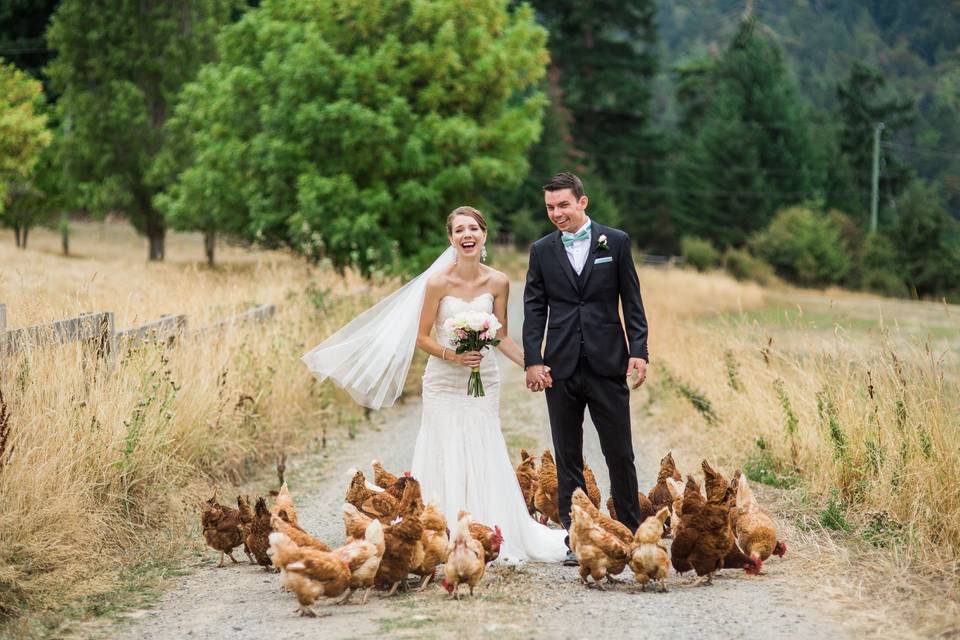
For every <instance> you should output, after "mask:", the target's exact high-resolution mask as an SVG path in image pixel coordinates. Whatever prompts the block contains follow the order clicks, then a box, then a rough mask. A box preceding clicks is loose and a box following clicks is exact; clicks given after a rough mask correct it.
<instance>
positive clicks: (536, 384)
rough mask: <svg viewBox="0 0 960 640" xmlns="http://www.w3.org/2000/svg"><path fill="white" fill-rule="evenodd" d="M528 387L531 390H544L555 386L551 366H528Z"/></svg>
mask: <svg viewBox="0 0 960 640" xmlns="http://www.w3.org/2000/svg"><path fill="white" fill-rule="evenodd" d="M526 382H527V389H530V391H535V392H536V391H543V390H544V389H546V388H548V387H552V386H553V377H552V376H551V375H550V367H547V366H544V365H542V364H535V365H532V366H529V367H527V380H526Z"/></svg>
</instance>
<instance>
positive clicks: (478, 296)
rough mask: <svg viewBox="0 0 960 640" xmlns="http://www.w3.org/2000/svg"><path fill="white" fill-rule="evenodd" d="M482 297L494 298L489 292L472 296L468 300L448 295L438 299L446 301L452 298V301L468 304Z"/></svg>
mask: <svg viewBox="0 0 960 640" xmlns="http://www.w3.org/2000/svg"><path fill="white" fill-rule="evenodd" d="M483 296H490V297H491V298H492V297H494V296H493V294H492V293H490V292H489V291H484V292H483V293H481V294H478V295H475V296H473V297H472V298H470V299H469V300H468V299H466V298H461V297H460V296H454V295H450V294H447V295H445V296H443V297H442V298H440V300H446V299H447V298H453V299H454V300H459V301H460V302H466V303H467V304H470V303H471V302H476V301H477V300H479V299H480V298H482V297H483Z"/></svg>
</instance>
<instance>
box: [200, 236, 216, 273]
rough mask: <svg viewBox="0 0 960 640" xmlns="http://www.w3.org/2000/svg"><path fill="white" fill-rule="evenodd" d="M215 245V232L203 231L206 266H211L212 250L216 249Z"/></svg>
mask: <svg viewBox="0 0 960 640" xmlns="http://www.w3.org/2000/svg"><path fill="white" fill-rule="evenodd" d="M216 243H217V232H216V231H204V232H203V250H204V252H205V253H206V254H207V265H208V266H211V267H212V266H213V250H214V248H215V247H216Z"/></svg>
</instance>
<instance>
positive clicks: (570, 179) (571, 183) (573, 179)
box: [543, 171, 583, 200]
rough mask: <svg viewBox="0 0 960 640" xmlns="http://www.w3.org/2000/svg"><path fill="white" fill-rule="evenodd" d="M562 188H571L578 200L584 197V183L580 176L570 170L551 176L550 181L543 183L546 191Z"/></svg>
mask: <svg viewBox="0 0 960 640" xmlns="http://www.w3.org/2000/svg"><path fill="white" fill-rule="evenodd" d="M561 189H570V191H572V192H573V197H574V198H577V199H578V200H579V199H580V198H582V197H583V183H582V182H580V178H578V177H577V176H576V175H574V174H572V173H570V172H569V171H561V172H560V173H558V174H557V175H555V176H553V177H552V178H550V182H548V183H547V184H545V185H543V190H544V191H560V190H561Z"/></svg>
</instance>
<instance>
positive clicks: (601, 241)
mask: <svg viewBox="0 0 960 640" xmlns="http://www.w3.org/2000/svg"><path fill="white" fill-rule="evenodd" d="M609 248H610V247H608V246H607V236H605V235H601V236H600V237H599V238H597V250H598V251H607V250H608V249H609Z"/></svg>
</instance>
